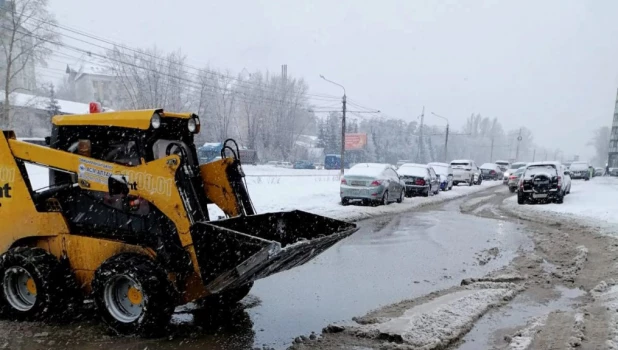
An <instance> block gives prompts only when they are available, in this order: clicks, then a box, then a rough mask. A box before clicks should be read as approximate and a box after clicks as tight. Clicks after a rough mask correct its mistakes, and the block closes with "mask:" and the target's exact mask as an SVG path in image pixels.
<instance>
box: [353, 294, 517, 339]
mask: <svg viewBox="0 0 618 350" xmlns="http://www.w3.org/2000/svg"><path fill="white" fill-rule="evenodd" d="M515 293H516V291H515V290H511V289H505V288H499V289H480V290H478V289H473V290H461V291H457V292H453V293H450V294H446V295H444V296H441V297H438V298H436V299H433V300H431V301H429V302H427V303H424V304H421V305H417V306H414V307H412V308H411V309H408V310H406V311H405V312H404V313H403V315H402V316H399V317H394V318H385V319H382V320H378V321H382V322H381V323H375V324H368V325H359V326H353V327H349V328H346V332H348V333H351V334H354V335H355V336H358V337H366V338H373V339H386V340H390V341H393V342H394V343H391V345H392V348H414V349H442V348H444V347H446V345H448V344H450V343H451V342H453V341H455V340H457V339H459V338H460V337H461V336H462V335H463V334H464V333H466V332H467V331H468V330H469V329H470V328H471V327H472V325H473V324H474V322H475V321H476V320H477V319H478V318H479V317H481V316H482V315H483V314H484V313H485V312H487V310H489V309H490V308H491V307H494V306H496V305H499V304H501V303H503V302H504V301H505V300H510V299H511V298H512V297H513V296H514V295H515ZM395 343H401V344H402V345H403V346H400V345H398V344H395ZM382 348H388V345H386V346H383V347H382Z"/></svg>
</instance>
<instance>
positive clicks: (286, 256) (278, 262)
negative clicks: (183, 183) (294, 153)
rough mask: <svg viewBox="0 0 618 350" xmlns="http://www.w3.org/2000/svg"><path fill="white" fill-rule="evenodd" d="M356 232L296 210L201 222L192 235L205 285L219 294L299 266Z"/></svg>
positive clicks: (338, 222) (350, 226) (341, 224)
mask: <svg viewBox="0 0 618 350" xmlns="http://www.w3.org/2000/svg"><path fill="white" fill-rule="evenodd" d="M357 230H358V228H357V227H356V225H355V224H351V223H347V222H344V221H340V220H334V219H330V218H327V217H324V216H320V215H315V214H311V213H307V212H303V211H299V210H295V211H289V212H279V213H266V214H259V215H249V216H239V217H235V218H231V219H225V220H220V221H210V222H199V223H196V224H194V225H193V226H192V227H191V235H192V237H193V244H194V247H195V251H196V255H197V260H198V263H199V264H200V272H201V274H202V280H203V282H204V285H205V287H206V289H207V290H208V291H209V292H210V293H219V292H221V291H223V290H225V289H232V288H237V287H240V286H243V285H245V284H247V283H249V282H252V281H255V280H258V279H260V278H264V277H267V276H270V275H272V274H275V273H277V272H281V271H285V270H288V269H291V268H293V267H296V266H300V265H302V264H304V263H306V262H308V261H309V260H311V259H312V258H314V257H316V256H317V255H318V254H320V253H322V252H323V251H325V250H326V249H328V248H329V247H331V246H332V245H334V244H335V243H337V242H338V241H340V240H341V239H343V238H345V237H347V236H349V235H351V234H352V233H354V232H356V231H357Z"/></svg>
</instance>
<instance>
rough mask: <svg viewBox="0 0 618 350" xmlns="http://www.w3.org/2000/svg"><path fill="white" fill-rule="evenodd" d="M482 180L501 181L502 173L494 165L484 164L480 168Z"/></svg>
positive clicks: (496, 165) (498, 167) (497, 166)
mask: <svg viewBox="0 0 618 350" xmlns="http://www.w3.org/2000/svg"><path fill="white" fill-rule="evenodd" d="M480 168H481V174H483V179H484V180H502V178H503V173H504V172H503V171H502V169H500V166H499V165H498V164H496V163H485V164H483V165H481V166H480Z"/></svg>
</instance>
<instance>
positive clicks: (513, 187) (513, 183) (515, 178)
mask: <svg viewBox="0 0 618 350" xmlns="http://www.w3.org/2000/svg"><path fill="white" fill-rule="evenodd" d="M524 171H526V167H521V168H519V169H517V170H515V172H514V173H512V174H511V175H509V178H508V182H507V186H508V187H509V191H511V193H515V192H516V191H517V187H518V186H519V179H520V178H521V175H522V174H523V173H524Z"/></svg>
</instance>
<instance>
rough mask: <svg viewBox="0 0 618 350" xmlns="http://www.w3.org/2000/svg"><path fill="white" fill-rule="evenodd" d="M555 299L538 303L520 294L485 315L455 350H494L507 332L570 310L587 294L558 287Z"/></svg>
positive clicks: (524, 294)
mask: <svg viewBox="0 0 618 350" xmlns="http://www.w3.org/2000/svg"><path fill="white" fill-rule="evenodd" d="M554 291H555V292H556V293H558V294H559V296H558V297H557V298H554V299H552V300H546V301H545V302H540V301H538V300H532V299H531V298H530V297H529V296H528V295H527V293H523V294H520V295H519V296H517V297H516V298H515V299H513V301H512V302H511V303H510V304H508V305H506V306H504V307H501V308H499V309H497V310H493V311H490V312H488V313H487V314H485V315H484V316H483V317H481V319H480V320H479V321H477V323H476V324H475V325H474V328H472V330H471V331H470V332H469V333H468V334H466V336H465V337H464V338H463V343H462V344H461V345H460V346H459V347H458V348H457V349H458V350H478V349H494V348H496V347H497V346H496V344H500V342H501V341H502V342H503V339H502V337H503V336H504V335H506V334H510V333H505V334H502V333H501V331H502V332H506V331H507V330H511V329H517V328H523V327H524V326H525V325H526V323H527V322H528V321H530V319H532V318H534V317H537V316H541V315H545V314H548V313H550V312H553V311H566V310H570V309H571V308H572V306H573V305H574V304H576V303H577V299H578V298H579V297H581V296H583V295H585V294H586V292H584V291H582V290H581V289H578V288H567V287H564V286H557V287H556V288H555V289H554ZM504 344H505V343H504Z"/></svg>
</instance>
